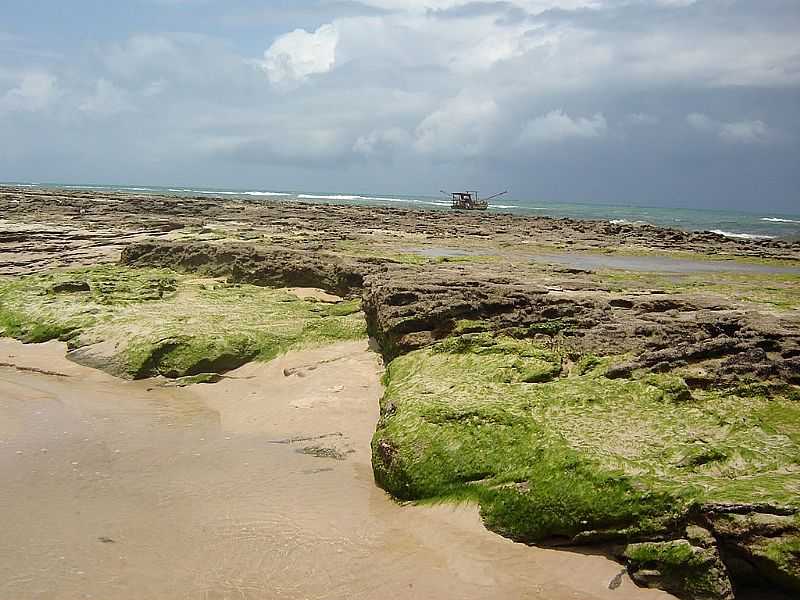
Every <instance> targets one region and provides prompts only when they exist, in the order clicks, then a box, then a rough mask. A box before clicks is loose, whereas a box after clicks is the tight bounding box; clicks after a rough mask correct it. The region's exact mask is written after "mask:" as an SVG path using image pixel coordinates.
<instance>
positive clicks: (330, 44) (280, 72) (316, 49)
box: [261, 24, 339, 84]
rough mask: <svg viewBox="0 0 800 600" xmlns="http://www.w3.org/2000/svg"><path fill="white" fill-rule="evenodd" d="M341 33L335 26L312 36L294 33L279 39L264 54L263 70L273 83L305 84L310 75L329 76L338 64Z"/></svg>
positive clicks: (300, 32)
mask: <svg viewBox="0 0 800 600" xmlns="http://www.w3.org/2000/svg"><path fill="white" fill-rule="evenodd" d="M338 41H339V32H338V31H337V29H336V27H335V26H334V25H333V24H327V25H322V26H321V27H320V28H319V29H317V30H316V31H315V32H313V33H309V32H308V31H306V30H304V29H295V30H294V31H292V32H291V33H287V34H285V35H282V36H280V37H279V38H278V39H276V40H275V41H274V42H273V43H272V45H271V46H270V47H269V48H268V49H267V51H266V52H265V53H264V60H263V62H262V63H261V67H262V68H263V69H264V71H265V72H266V74H267V77H268V78H269V80H270V81H271V82H272V83H275V84H285V83H292V82H298V81H303V80H304V79H306V78H308V77H309V76H310V75H316V74H320V73H327V72H328V71H330V70H331V69H333V66H334V64H335V63H336V45H337V43H338Z"/></svg>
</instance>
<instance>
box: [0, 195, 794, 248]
mask: <svg viewBox="0 0 800 600" xmlns="http://www.w3.org/2000/svg"><path fill="white" fill-rule="evenodd" d="M0 185H4V186H8V185H16V186H25V187H42V188H69V189H86V190H99V191H122V192H139V193H142V194H147V193H158V194H169V195H173V196H179V197H180V196H184V197H190V196H223V197H225V196H231V197H238V198H243V199H250V200H252V201H254V202H258V201H259V200H270V201H277V202H280V201H282V200H283V201H300V202H313V203H329V204H354V205H364V206H395V207H403V208H426V209H432V210H448V209H449V207H450V202H449V198H447V197H445V196H444V195H443V194H442V195H439V196H405V195H393V194H375V195H371V194H345V193H326V192H309V191H297V190H293V191H289V190H250V189H247V190H245V189H231V188H219V189H218V188H207V187H198V188H190V187H177V186H175V187H159V186H117V185H67V184H57V183H47V184H39V183H15V182H8V183H2V184H0ZM489 211H490V212H499V213H514V214H523V215H539V216H547V217H556V218H570V219H591V220H605V221H611V222H614V223H631V224H645V223H649V224H652V225H659V226H662V227H673V228H676V229H683V230H686V231H713V232H715V233H719V234H722V235H725V236H728V237H732V238H741V239H784V240H792V241H795V240H800V215H788V214H781V213H776V212H771V211H763V212H762V213H746V212H741V211H729V210H698V209H687V208H657V207H637V206H623V205H612V204H578V203H561V202H545V201H539V200H523V199H519V198H518V199H511V197H509V196H503V197H501V198H497V199H496V200H494V201H490V206H489Z"/></svg>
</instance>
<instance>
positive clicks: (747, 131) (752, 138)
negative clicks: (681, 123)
mask: <svg viewBox="0 0 800 600" xmlns="http://www.w3.org/2000/svg"><path fill="white" fill-rule="evenodd" d="M686 122H687V123H689V125H690V126H691V127H693V128H694V129H696V130H697V131H701V132H704V133H711V134H714V135H716V136H717V137H719V138H720V139H721V140H722V141H724V142H727V143H729V144H764V143H767V142H770V141H772V140H773V139H774V135H773V132H772V131H771V130H770V128H769V127H767V124H766V123H764V121H761V120H750V121H731V122H722V121H718V120H716V119H712V118H711V117H708V116H706V115H704V114H701V113H692V114H690V115H688V116H687V117H686Z"/></svg>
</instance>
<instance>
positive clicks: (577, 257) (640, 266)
mask: <svg viewBox="0 0 800 600" xmlns="http://www.w3.org/2000/svg"><path fill="white" fill-rule="evenodd" d="M531 260H533V261H534V262H541V263H552V264H558V265H564V266H567V267H573V268H577V269H586V270H598V269H618V270H623V271H642V272H649V273H704V272H707V273H772V274H780V275H800V266H798V267H772V266H769V265H760V264H750V263H742V262H734V261H711V260H688V259H681V258H669V257H662V256H614V255H608V254H578V253H570V252H566V253H563V254H537V255H534V256H531Z"/></svg>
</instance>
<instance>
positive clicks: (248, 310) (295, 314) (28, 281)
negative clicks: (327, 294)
mask: <svg viewBox="0 0 800 600" xmlns="http://www.w3.org/2000/svg"><path fill="white" fill-rule="evenodd" d="M65 282H70V284H69V285H66V286H65V285H63V284H64V283H65ZM75 282H78V283H80V284H81V285H77V284H75ZM53 290H67V291H62V292H54V291H53ZM76 290H81V291H76ZM359 311H360V303H359V301H358V300H349V301H342V302H338V303H325V302H317V301H313V300H310V299H299V298H297V297H296V296H294V295H293V294H291V293H289V292H287V291H285V290H280V289H271V288H265V287H258V286H254V285H240V284H229V283H226V282H224V281H220V280H216V279H198V278H193V277H192V276H189V275H182V274H178V273H175V272H172V271H169V270H165V269H133V268H126V267H120V266H102V267H94V268H89V269H80V270H73V271H64V272H54V273H49V274H44V275H35V276H29V277H22V278H16V279H6V280H2V281H0V335H6V336H11V337H15V338H17V339H21V340H22V341H25V342H42V341H47V340H49V339H60V340H64V341H67V342H68V346H69V348H70V349H71V350H72V351H73V356H74V357H75V358H76V360H79V361H81V362H85V363H87V364H91V365H93V366H98V367H101V368H104V369H106V370H108V371H110V372H112V373H114V374H117V375H122V376H125V377H131V378H141V377H148V376H152V375H164V376H167V377H171V378H177V377H183V376H187V375H198V374H201V373H214V372H223V371H226V370H229V369H232V368H235V367H238V366H240V365H242V364H244V363H245V362H247V361H250V360H269V359H272V358H274V357H275V356H277V355H279V354H281V353H283V352H286V351H287V350H290V349H294V348H300V347H305V346H314V345H321V344H326V343H331V342H335V341H340V340H349V339H358V338H362V337H365V335H366V331H365V324H364V320H363V318H362V316H361V314H360V312H359Z"/></svg>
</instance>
